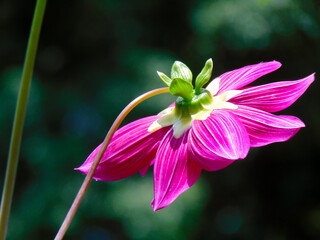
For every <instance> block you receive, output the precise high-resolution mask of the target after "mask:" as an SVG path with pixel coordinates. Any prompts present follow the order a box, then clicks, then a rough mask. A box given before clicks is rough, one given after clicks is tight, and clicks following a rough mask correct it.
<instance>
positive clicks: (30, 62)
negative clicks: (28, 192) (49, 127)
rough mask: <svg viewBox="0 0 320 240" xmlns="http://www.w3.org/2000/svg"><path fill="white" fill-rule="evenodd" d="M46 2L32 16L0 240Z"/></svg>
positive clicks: (41, 1) (40, 2)
mask: <svg viewBox="0 0 320 240" xmlns="http://www.w3.org/2000/svg"><path fill="white" fill-rule="evenodd" d="M46 3H47V1H46V0H38V1H37V3H36V7H35V12H34V16H33V21H32V26H31V31H30V36H29V41H28V47H27V52H26V56H25V61H24V67H23V73H22V79H21V85H20V91H19V96H18V101H17V106H16V112H15V117H14V123H13V129H12V134H11V142H10V148H9V156H8V165H7V170H6V177H5V183H4V187H3V193H2V200H1V212H0V214H1V215H0V240H4V239H5V238H6V233H7V228H8V221H9V215H10V208H11V202H12V195H13V190H14V183H15V178H16V173H17V166H18V159H19V152H20V145H21V136H22V130H23V125H24V119H25V114H26V106H27V102H28V97H29V90H30V84H31V78H32V72H33V67H34V62H35V58H36V53H37V48H38V42H39V36H40V30H41V25H42V20H43V16H44V12H45V8H46Z"/></svg>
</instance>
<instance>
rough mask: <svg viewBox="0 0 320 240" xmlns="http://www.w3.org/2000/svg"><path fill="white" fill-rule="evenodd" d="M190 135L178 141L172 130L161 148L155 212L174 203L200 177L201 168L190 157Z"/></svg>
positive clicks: (155, 192)
mask: <svg viewBox="0 0 320 240" xmlns="http://www.w3.org/2000/svg"><path fill="white" fill-rule="evenodd" d="M188 134H189V131H187V132H186V133H185V134H184V135H183V136H181V137H180V138H178V139H176V138H175V137H174V136H173V130H172V129H171V130H170V131H169V132H168V133H167V135H166V136H165V137H164V139H163V141H162V142H161V144H160V146H159V150H158V152H157V156H156V158H155V164H154V199H153V201H152V207H153V209H154V211H157V210H159V209H161V208H164V207H166V206H168V205H169V204H170V203H172V202H173V201H174V200H175V199H176V198H177V197H178V196H179V195H180V194H181V193H183V192H184V191H186V190H187V189H188V188H189V187H191V186H192V185H193V184H194V183H195V182H196V181H197V179H198V178H199V176H200V173H201V167H200V166H199V165H197V164H196V163H195V162H194V161H192V160H191V159H190V158H189V156H188V151H187V145H188V144H187V139H188Z"/></svg>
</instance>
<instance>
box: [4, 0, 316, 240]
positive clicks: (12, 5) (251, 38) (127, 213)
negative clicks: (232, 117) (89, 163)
mask: <svg viewBox="0 0 320 240" xmlns="http://www.w3.org/2000/svg"><path fill="white" fill-rule="evenodd" d="M34 6H35V1H34V0H33V1H31V0H25V1H16V0H13V1H12V0H10V1H9V0H2V1H0V132H1V134H0V157H1V161H0V186H1V190H2V185H3V179H4V172H5V167H6V160H7V152H8V147H9V140H10V133H11V128H12V120H13V114H14V110H15V104H16V98H17V92H18V88H19V83H20V78H21V71H22V64H23V60H24V54H25V49H26V45H27V39H28V34H29V30H30V25H31V20H32V15H33V10H34ZM210 57H212V58H213V60H214V71H213V77H217V76H219V75H220V74H222V73H224V72H225V71H229V70H233V69H236V68H239V67H242V66H245V65H248V64H255V63H259V62H262V61H271V60H278V61H280V62H282V64H283V66H282V68H281V69H279V70H278V71H276V72H274V73H272V74H269V75H267V76H265V77H263V78H261V79H260V80H258V81H256V82H255V84H262V83H267V82H273V81H282V80H296V79H300V78H303V77H305V76H307V75H309V74H311V73H313V72H318V71H319V61H320V1H317V0H242V1H239V0H198V1H196V0H193V1H187V0H178V1H169V0H161V1H160V0H151V1H150V0H136V1H130V0H77V1H76V0H69V1H63V0H56V1H50V0H49V1H48V5H47V11H46V14H45V18H44V23H43V29H42V34H41V38H40V45H39V51H38V55H37V60H36V65H35V71H34V77H33V82H32V89H31V96H30V100H29V103H28V112H27V116H26V123H25V129H24V135H23V141H22V148H21V158H20V162H19V167H18V175H17V181H16V188H15V193H14V201H13V206H12V213H11V218H10V223H9V230H8V239H9V240H16V239H53V237H54V235H55V234H56V232H57V230H58V228H59V226H60V224H61V223H62V220H63V218H64V216H65V215H66V213H67V210H68V209H69V207H70V205H71V203H72V201H73V199H74V196H75V194H76V192H77V191H78V189H79V187H80V185H81V182H82V181H83V179H84V175H82V174H81V173H79V172H75V171H74V170H73V168H75V167H78V166H79V165H81V164H82V162H83V161H84V160H85V159H86V157H87V156H88V154H89V153H90V152H91V151H92V150H93V149H94V148H95V147H96V146H97V145H98V144H99V143H100V142H101V141H102V140H103V138H104V136H105V134H106V133H107V131H108V129H109V127H110V126H111V124H112V122H113V120H114V119H115V118H116V117H117V115H118V114H119V113H120V111H121V110H122V109H123V108H124V107H125V106H126V105H127V104H128V103H129V102H130V101H131V100H132V99H133V98H135V97H137V96H138V95H140V94H142V93H144V92H146V91H148V90H151V89H154V88H158V87H163V86H164V84H163V83H162V81H161V80H160V79H159V78H158V76H157V74H156V71H157V70H159V71H162V72H164V73H166V74H170V68H171V65H172V63H173V62H174V61H175V60H180V61H183V62H184V63H186V64H187V65H188V66H189V67H190V69H191V70H192V71H193V73H194V75H197V74H198V73H199V71H200V70H201V68H202V67H203V64H204V63H205V61H206V60H207V59H208V58H210ZM317 76H318V75H316V82H315V83H313V84H312V85H311V87H310V89H308V91H307V92H306V93H305V94H304V95H303V96H302V97H301V98H300V99H299V100H298V101H297V102H296V103H295V104H294V105H293V106H291V107H290V108H289V109H287V110H285V111H282V112H281V114H290V115H295V116H297V117H299V118H301V119H302V120H303V121H304V122H305V124H306V126H307V127H306V128H304V129H302V130H301V131H300V132H299V133H298V134H297V135H296V136H295V137H294V138H292V139H291V140H289V141H288V142H285V143H276V144H271V145H269V146H265V147H261V148H254V149H251V150H250V152H249V155H248V157H247V158H246V159H245V160H242V161H237V162H236V163H234V164H232V165H231V166H229V167H227V168H225V169H223V170H221V171H217V172H205V171H204V172H203V174H202V175H201V177H200V179H199V181H198V182H197V183H196V184H195V185H194V186H193V187H192V188H191V189H189V190H188V191H187V192H185V193H184V194H182V196H180V197H179V198H178V199H177V200H176V201H175V202H174V203H173V204H171V205H170V206H169V207H167V208H165V209H163V210H160V211H158V212H156V213H154V212H153V211H152V208H151V205H150V202H151V200H152V198H153V179H152V171H149V172H148V174H147V175H146V176H145V177H143V178H142V177H141V176H140V175H135V176H132V177H130V178H128V179H124V180H121V181H117V182H92V184H91V186H90V188H89V191H88V193H87V194H86V196H85V198H84V201H83V202H82V204H81V206H80V209H79V211H78V212H77V214H76V217H75V219H74V220H73V222H72V225H71V228H70V229H69V231H68V234H67V236H66V238H65V239H72V240H73V239H80V240H89V239H90V240H96V239H112V240H113V239H120V240H122V239H124V240H126V239H141V240H143V239H155V240H157V239H223V240H224V239H226V240H229V239H245V240H248V239H249V240H251V239H252V240H253V239H262V240H264V239H265V240H288V239H290V240H295V239H304V240H308V239H320V197H319V196H320V188H319V181H320V174H319V163H318V161H319V159H320V156H319V155H320V154H319V147H320V110H319V94H320V89H319V84H318V81H317ZM168 96H169V95H163V96H157V97H154V98H153V99H150V100H148V101H146V102H144V103H142V104H141V105H140V106H138V107H137V108H136V109H135V110H134V111H133V112H132V113H130V115H129V116H128V117H127V119H126V120H125V122H126V123H128V122H130V121H132V120H135V119H137V118H140V117H144V116H148V115H153V114H157V113H158V112H159V111H161V110H162V109H164V108H165V107H166V106H167V105H168V104H170V103H171V102H172V101H173V100H174V99H173V98H171V97H170V96H169V97H168Z"/></svg>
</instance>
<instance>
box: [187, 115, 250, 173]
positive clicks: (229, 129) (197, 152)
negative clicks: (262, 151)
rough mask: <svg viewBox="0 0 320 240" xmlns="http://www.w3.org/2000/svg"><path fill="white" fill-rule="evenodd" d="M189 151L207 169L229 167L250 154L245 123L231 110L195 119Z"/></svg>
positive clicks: (190, 136) (214, 169) (213, 169)
mask: <svg viewBox="0 0 320 240" xmlns="http://www.w3.org/2000/svg"><path fill="white" fill-rule="evenodd" d="M188 141H189V143H190V145H189V149H188V150H189V152H190V153H191V155H192V156H193V158H194V159H195V160H196V161H197V162H198V163H199V164H200V165H201V166H202V167H203V168H204V169H205V170H207V171H216V170H220V169H222V168H225V167H226V166H228V165H229V164H231V163H232V162H233V161H234V160H236V159H243V158H245V157H246V156H247V154H248V151H249V148H250V141H249V137H248V134H247V131H246V129H245V127H244V126H243V124H242V123H241V122H240V121H239V120H238V119H237V117H236V116H234V115H233V114H232V113H231V112H228V111H225V110H214V111H213V112H212V114H211V116H210V117H209V118H207V119H206V120H204V121H198V120H196V121H193V123H192V130H191V131H190V135H189V140H188Z"/></svg>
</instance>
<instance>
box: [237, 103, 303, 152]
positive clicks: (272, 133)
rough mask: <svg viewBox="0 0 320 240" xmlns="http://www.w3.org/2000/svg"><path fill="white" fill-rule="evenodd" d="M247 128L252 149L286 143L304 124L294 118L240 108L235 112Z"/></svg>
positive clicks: (245, 107) (249, 108)
mask: <svg viewBox="0 0 320 240" xmlns="http://www.w3.org/2000/svg"><path fill="white" fill-rule="evenodd" d="M232 113H234V114H235V115H236V116H237V117H238V118H239V120H240V121H241V122H242V123H243V125H244V126H245V127H246V129H247V132H248V134H249V137H250V144H251V147H260V146H264V145H267V144H270V143H274V142H284V141H287V140H288V139H290V138H291V137H293V136H294V135H295V134H296V133H297V132H298V131H299V129H300V128H302V127H304V126H305V125H304V123H303V122H302V121H301V120H300V119H299V118H297V117H294V116H285V115H281V116H276V115H273V114H270V113H267V112H264V111H261V110H258V109H255V108H251V107H247V106H241V105H239V106H238V109H237V110H233V111H232Z"/></svg>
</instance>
